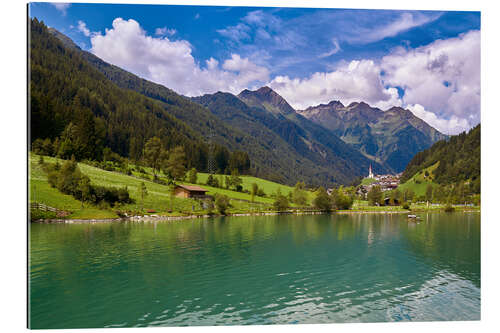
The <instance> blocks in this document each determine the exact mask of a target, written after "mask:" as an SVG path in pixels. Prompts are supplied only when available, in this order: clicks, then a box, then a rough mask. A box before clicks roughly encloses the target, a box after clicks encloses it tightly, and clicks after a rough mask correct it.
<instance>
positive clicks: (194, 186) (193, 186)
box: [177, 185, 208, 192]
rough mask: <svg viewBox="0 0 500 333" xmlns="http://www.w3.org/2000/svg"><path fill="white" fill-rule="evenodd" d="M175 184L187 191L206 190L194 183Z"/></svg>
mask: <svg viewBox="0 0 500 333" xmlns="http://www.w3.org/2000/svg"><path fill="white" fill-rule="evenodd" d="M177 186H178V187H182V188H183V189H186V190H188V191H197V192H208V190H206V189H204V188H203V187H199V186H196V185H177Z"/></svg>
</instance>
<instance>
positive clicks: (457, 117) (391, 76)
mask: <svg viewBox="0 0 500 333" xmlns="http://www.w3.org/2000/svg"><path fill="white" fill-rule="evenodd" d="M382 72H383V73H384V74H383V75H382V74H381V73H382ZM269 86H270V87H271V88H273V89H275V90H276V91H277V92H278V93H279V94H281V95H282V96H283V97H285V98H286V99H287V100H288V102H289V103H290V104H291V105H292V106H293V107H295V108H297V109H304V108H306V107H308V106H311V105H317V104H320V103H328V102H329V101H332V100H340V101H342V102H343V103H344V104H349V103H351V102H353V101H365V102H367V103H368V104H370V105H373V106H376V107H379V108H381V109H383V110H386V109H388V108H390V107H391V106H401V107H406V108H411V110H412V112H413V113H414V114H415V115H417V116H418V117H420V118H422V119H424V120H425V121H426V122H428V123H429V124H431V125H432V126H435V127H436V128H438V129H439V130H441V131H443V132H444V133H447V134H456V133H459V132H461V131H463V130H464V129H466V128H467V127H470V126H474V125H475V124H477V123H479V122H480V108H481V98H480V93H481V87H480V32H479V31H470V32H468V33H466V34H463V35H460V36H459V37H456V38H449V39H446V40H437V41H435V42H433V43H431V44H429V45H426V46H422V47H419V48H416V49H404V48H399V49H395V50H394V51H393V52H392V53H391V54H390V55H387V56H385V57H383V58H382V59H381V61H379V62H374V61H371V60H359V61H358V60H356V61H351V62H350V63H348V64H343V65H341V66H339V67H337V68H335V69H334V70H332V71H330V72H316V73H314V74H312V75H311V76H309V77H308V78H302V79H301V78H293V79H292V78H289V77H288V76H278V77H275V78H274V79H273V80H272V81H271V82H270V83H269ZM396 87H400V88H402V89H403V90H404V95H403V97H400V96H399V94H398V90H397V89H396Z"/></svg>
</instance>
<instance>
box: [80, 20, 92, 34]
mask: <svg viewBox="0 0 500 333" xmlns="http://www.w3.org/2000/svg"><path fill="white" fill-rule="evenodd" d="M77 28H78V30H79V31H81V32H82V33H83V34H84V35H85V36H87V37H90V30H89V29H88V28H87V24H85V22H83V21H78V27H77Z"/></svg>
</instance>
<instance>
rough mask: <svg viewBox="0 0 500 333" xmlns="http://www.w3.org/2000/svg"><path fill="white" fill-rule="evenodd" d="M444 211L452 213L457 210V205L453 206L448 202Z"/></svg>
mask: <svg viewBox="0 0 500 333" xmlns="http://www.w3.org/2000/svg"><path fill="white" fill-rule="evenodd" d="M444 211H445V212H446V213H452V212H454V211H455V207H453V206H452V205H451V204H447V205H446V206H445V207H444Z"/></svg>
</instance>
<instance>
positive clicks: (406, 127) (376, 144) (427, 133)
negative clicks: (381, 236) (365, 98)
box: [297, 101, 447, 172]
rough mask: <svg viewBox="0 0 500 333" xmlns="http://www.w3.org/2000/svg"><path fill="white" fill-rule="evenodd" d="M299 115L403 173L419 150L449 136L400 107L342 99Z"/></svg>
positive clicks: (364, 153)
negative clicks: (345, 101) (383, 108)
mask: <svg viewBox="0 0 500 333" xmlns="http://www.w3.org/2000/svg"><path fill="white" fill-rule="evenodd" d="M297 113H298V114H300V115H302V116H304V117H306V118H307V119H310V120H311V121H313V122H315V123H317V124H321V126H323V127H325V128H327V129H329V130H331V131H332V132H333V133H334V134H335V135H337V136H338V137H339V138H341V139H342V140H343V141H344V142H346V143H348V144H351V145H352V146H354V147H356V149H358V150H359V151H360V152H361V153H363V155H365V156H366V157H368V158H370V159H372V160H375V161H377V162H379V163H382V164H385V165H387V166H388V167H390V168H391V169H392V170H393V171H394V172H401V171H403V170H404V169H405V167H406V165H407V164H408V162H409V161H410V160H411V159H412V157H413V156H414V155H415V154H416V153H417V152H419V151H421V150H424V149H426V148H428V147H430V146H431V145H432V144H433V143H434V142H437V141H440V140H443V139H446V138H447V136H446V135H444V134H442V133H440V132H439V131H438V130H436V129H435V128H433V127H431V126H430V125H429V124H427V123H426V122H424V121H423V120H422V119H420V118H418V117H416V116H415V115H414V114H413V113H412V112H411V111H409V110H405V109H403V108H400V107H392V108H390V109H388V110H385V111H383V110H381V109H379V108H375V107H371V106H370V105H368V104H366V103H364V102H360V103H351V104H349V105H348V106H344V105H343V104H342V103H341V102H339V101H332V102H330V103H328V104H321V105H318V106H313V107H309V108H307V109H305V110H299V111H297Z"/></svg>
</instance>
